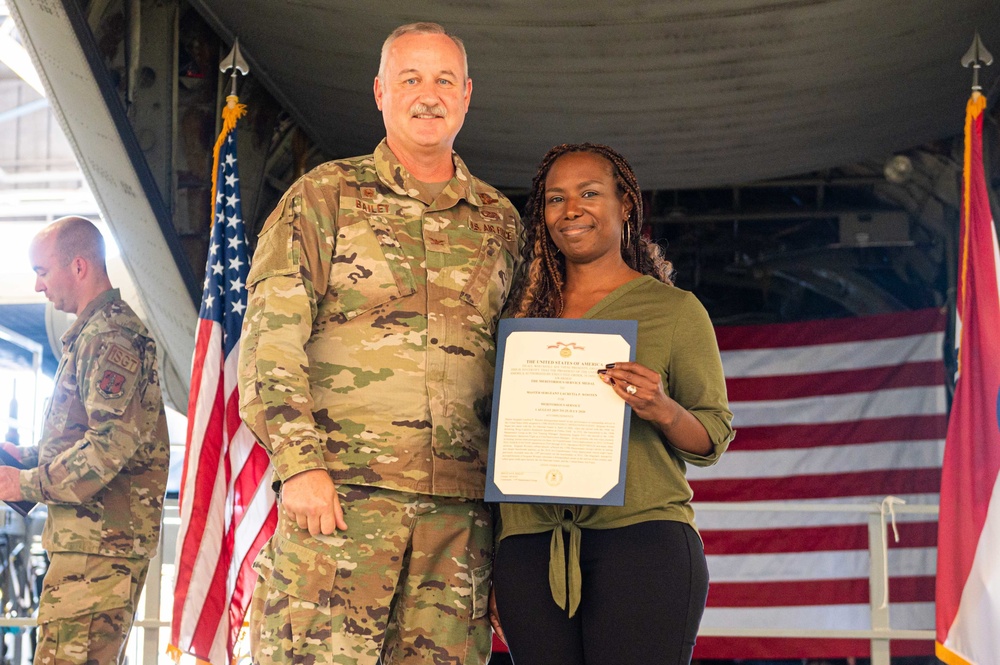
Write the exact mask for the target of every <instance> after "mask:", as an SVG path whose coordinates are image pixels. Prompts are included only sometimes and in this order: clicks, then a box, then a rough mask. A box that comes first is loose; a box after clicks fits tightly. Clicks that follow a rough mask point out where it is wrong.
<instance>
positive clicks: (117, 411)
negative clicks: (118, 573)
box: [20, 289, 170, 558]
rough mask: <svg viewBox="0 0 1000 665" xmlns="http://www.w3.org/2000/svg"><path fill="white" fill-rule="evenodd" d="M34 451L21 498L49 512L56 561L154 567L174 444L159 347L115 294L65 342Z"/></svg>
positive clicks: (102, 298)
mask: <svg viewBox="0 0 1000 665" xmlns="http://www.w3.org/2000/svg"><path fill="white" fill-rule="evenodd" d="M62 341H63V354H62V359H61V360H60V362H59V370H58V371H57V373H56V378H55V384H56V385H55V390H54V391H53V394H52V399H51V400H50V401H49V405H48V408H47V410H46V412H45V423H44V427H43V429H42V438H41V440H40V441H39V444H38V447H37V448H25V450H24V452H23V453H22V462H23V463H24V464H25V466H29V467H33V468H29V469H27V470H25V471H21V473H20V481H21V492H22V493H23V494H24V498H25V499H27V500H29V501H40V502H43V503H45V504H47V505H48V509H49V516H48V519H47V520H46V522H45V530H44V531H43V533H42V544H43V545H44V546H45V549H47V550H48V551H50V552H83V553H87V554H100V555H104V556H118V557H128V558H151V557H152V556H153V555H154V554H156V548H157V544H158V542H159V535H160V516H161V514H162V512H163V495H164V492H165V490H166V486H167V469H168V467H169V463H170V443H169V440H168V437H167V420H166V416H165V415H164V412H163V399H162V397H161V395H160V383H159V376H158V370H157V362H156V343H155V342H154V341H153V340H152V339H151V338H150V337H149V333H148V332H147V331H146V327H145V326H144V325H143V324H142V322H140V321H139V317H137V316H136V315H135V312H133V311H132V308H131V307H129V306H128V304H127V303H126V302H125V301H123V300H122V299H121V298H120V296H119V293H118V290H117V289H111V290H109V291H105V292H104V293H102V294H101V295H99V296H98V297H97V298H95V299H94V300H93V301H92V302H91V303H90V304H89V305H87V307H86V309H85V310H84V311H83V313H82V314H81V315H80V317H79V318H77V320H76V322H75V323H74V324H73V325H72V327H70V329H69V330H68V331H66V334H65V335H63V338H62Z"/></svg>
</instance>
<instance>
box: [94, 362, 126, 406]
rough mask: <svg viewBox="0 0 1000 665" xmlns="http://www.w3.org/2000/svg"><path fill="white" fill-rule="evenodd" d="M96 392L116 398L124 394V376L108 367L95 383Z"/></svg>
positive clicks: (108, 397) (106, 396)
mask: <svg viewBox="0 0 1000 665" xmlns="http://www.w3.org/2000/svg"><path fill="white" fill-rule="evenodd" d="M97 392H99V393H101V395H103V396H104V397H105V398H107V399H118V398H119V397H121V396H122V395H124V394H125V377H124V376H123V375H121V374H119V373H118V372H113V371H111V370H110V369H109V370H105V372H104V376H102V377H101V380H100V381H99V382H98V383H97Z"/></svg>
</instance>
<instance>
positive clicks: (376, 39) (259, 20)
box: [0, 0, 1000, 403]
mask: <svg viewBox="0 0 1000 665" xmlns="http://www.w3.org/2000/svg"><path fill="white" fill-rule="evenodd" d="M7 2H8V5H10V7H11V10H12V15H13V17H14V19H15V20H16V22H17V25H18V28H19V30H20V33H21V39H22V41H23V42H24V44H25V47H26V48H27V49H28V51H29V52H30V53H31V54H32V58H33V60H34V62H35V64H36V67H37V68H38V69H39V70H40V73H41V77H42V79H43V81H44V83H45V85H46V90H47V91H48V93H49V97H50V101H51V103H52V104H53V107H54V108H55V109H56V110H57V112H58V115H59V118H60V123H61V124H62V125H63V128H64V130H66V133H67V136H68V137H69V138H70V142H71V144H72V145H73V146H74V150H75V152H76V154H77V158H78V159H79V161H80V163H81V169H82V171H83V172H84V173H85V174H86V175H87V180H88V182H89V184H90V186H91V189H93V190H94V193H95V198H96V199H97V200H98V202H99V204H100V206H101V210H102V211H103V214H104V216H105V217H106V218H107V220H108V223H109V225H110V226H111V227H112V229H113V231H114V232H115V234H116V237H117V238H118V241H119V244H120V245H121V247H122V252H123V255H124V257H125V259H126V264H127V265H128V267H129V269H130V272H131V273H132V274H133V278H134V279H135V280H136V282H137V288H138V291H139V292H140V295H141V296H142V298H143V300H144V301H145V304H146V310H147V312H148V316H149V318H150V320H151V327H152V328H153V329H154V332H156V333H158V334H159V335H160V336H161V337H162V338H166V339H167V340H168V341H167V342H166V346H167V347H168V348H167V354H168V357H169V358H170V359H171V360H172V366H173V369H172V377H173V378H172V379H170V378H168V382H167V383H168V393H171V394H172V395H173V400H174V401H175V403H176V402H180V403H185V402H186V398H185V396H186V380H187V379H186V371H185V368H186V363H187V362H188V361H189V358H190V351H191V349H192V347H193V341H192V339H193V330H194V317H195V315H196V311H195V307H196V303H197V300H198V298H199V295H200V286H199V285H200V283H201V279H202V276H203V266H204V262H205V255H206V248H207V244H208V223H209V220H210V216H211V211H210V189H211V183H210V163H211V147H212V144H213V143H214V140H215V137H216V135H217V132H218V128H219V112H220V109H221V107H222V104H223V103H224V96H225V95H226V94H227V93H228V92H229V90H230V86H231V82H230V78H229V76H228V74H227V75H223V74H220V72H219V63H220V62H221V61H223V60H224V59H225V58H226V56H227V54H228V53H229V52H230V49H231V46H232V43H233V40H234V38H236V37H238V38H239V43H240V48H241V51H242V55H243V57H244V58H245V59H246V60H247V62H248V63H249V66H250V73H249V75H248V76H246V77H241V78H240V80H239V81H238V92H239V96H240V101H241V102H242V103H245V104H247V106H248V111H249V113H248V115H247V117H246V118H245V119H244V120H242V121H241V124H240V134H239V150H240V174H241V185H242V197H243V212H244V216H245V218H246V220H247V224H248V228H249V229H257V228H259V226H260V224H261V223H262V221H263V219H264V218H265V217H266V215H267V214H268V212H270V209H271V208H272V207H273V205H274V203H275V202H276V201H277V199H278V197H279V196H280V195H281V193H282V192H283V191H284V189H285V188H286V187H287V186H288V185H289V184H290V183H291V182H292V181H293V180H294V179H295V178H296V177H297V176H298V175H300V174H301V173H302V172H304V171H305V170H306V169H308V168H310V167H312V166H314V165H316V164H318V163H320V162H322V161H325V160H327V159H331V158H337V157H347V156H352V155H356V154H362V153H366V152H369V151H370V150H371V149H372V148H373V147H374V146H375V144H376V143H377V142H378V141H379V140H380V138H381V137H382V135H383V133H382V121H381V117H380V115H379V113H378V111H377V109H376V107H375V103H374V100H373V98H372V79H373V77H374V75H375V73H376V71H377V66H378V53H379V49H380V46H381V43H382V41H383V39H384V38H385V36H386V35H387V34H388V33H389V32H390V31H391V30H392V28H394V27H395V26H397V25H400V24H402V23H407V22H411V21H416V20H431V21H438V22H440V23H442V24H444V25H445V26H446V27H447V28H449V29H450V30H452V31H453V32H454V33H456V34H457V35H459V36H460V37H462V38H463V39H464V41H465V44H466V47H467V49H468V54H469V62H470V74H471V76H472V78H473V82H474V91H473V96H472V105H471V108H470V111H469V115H468V117H467V119H466V123H465V126H464V128H463V130H462V132H461V134H460V135H459V138H458V141H457V143H456V149H457V151H458V152H459V153H460V154H461V155H462V157H463V158H464V159H465V161H466V162H467V163H468V164H469V165H470V167H471V169H472V170H473V172H474V173H476V174H477V175H479V176H481V177H483V178H484V179H486V180H487V181H489V182H491V184H494V185H497V186H499V187H500V188H501V189H503V190H504V191H505V192H506V193H508V195H509V196H510V197H511V198H512V199H513V200H514V201H515V203H517V204H519V205H520V204H523V202H524V197H525V194H526V191H527V188H528V186H529V184H530V180H531V176H532V174H533V173H534V170H535V167H536V165H537V163H538V160H539V159H540V158H541V156H542V154H544V152H545V151H546V150H547V149H548V148H549V147H551V146H552V145H554V144H557V143H562V142H580V141H592V142H600V143H607V144H609V145H612V146H613V147H615V148H616V149H618V150H619V151H620V152H622V153H623V154H624V155H625V156H626V157H627V158H629V159H630V161H631V162H632V163H633V165H634V166H635V169H636V172H637V175H638V178H639V183H640V185H641V186H642V187H643V189H644V192H645V196H646V208H647V210H648V221H649V233H650V234H651V236H652V237H653V238H655V239H657V240H660V241H662V242H663V243H664V244H665V245H666V247H667V254H668V257H669V258H670V259H671V260H673V261H674V263H675V267H676V268H677V270H678V276H677V282H678V285H679V286H681V287H682V288H686V289H689V290H693V291H695V292H696V293H697V294H698V296H699V297H700V298H701V299H702V301H703V302H705V304H706V306H707V308H708V310H709V312H710V314H711V315H712V317H713V319H714V320H715V321H716V322H717V323H721V324H724V323H754V322H773V321H790V320H802V319H809V318H828V317H835V316H848V315H864V314H872V313H879V312H887V311H898V310H905V309H916V308H920V307H932V306H946V305H947V304H948V302H949V297H950V293H951V289H952V288H953V285H954V271H955V268H954V266H955V263H956V259H955V244H956V241H957V229H958V214H959V213H958V208H959V195H958V186H959V178H960V175H961V162H962V140H961V134H962V124H963V119H964V107H965V102H966V100H967V99H968V96H969V89H970V85H971V83H972V70H971V69H963V67H962V65H961V64H960V60H961V59H962V57H963V54H965V53H966V51H967V50H968V49H969V46H970V43H972V41H973V35H974V34H975V33H976V31H978V33H979V35H980V36H981V38H982V44H983V45H985V47H986V48H987V49H991V50H993V51H994V52H996V53H998V54H1000V2H997V1H996V0H949V1H947V2H945V1H943V0H884V1H880V2H871V1H870V0H784V1H782V0H778V1H775V2H767V3H765V2H759V1H752V0H736V1H733V0H698V1H695V0H689V1H682V2H663V1H657V0H623V1H622V2H617V3H604V2H600V3H598V2H591V1H584V2H580V1H579V0H574V1H571V0H556V1H554V2H546V3H537V2H523V1H506V2H497V1H495V0H486V1H484V2H477V3H454V2H449V1H447V0H426V1H424V2H419V3H414V2H412V1H407V2H403V1H401V0H385V1H384V2H380V3H377V4H376V5H372V4H371V3H356V2H322V1H319V0H292V1H287V2H272V1H270V0H240V1H238V2H237V1H236V0H64V2H62V3H53V2H51V1H49V0H7ZM981 59H983V60H985V59H986V58H985V56H983V57H982V58H981ZM998 74H1000V66H996V65H994V66H993V67H984V68H983V69H982V70H981V71H979V80H980V83H981V84H982V86H983V91H984V94H986V95H987V97H988V100H989V102H990V105H989V107H988V108H989V111H988V114H989V116H988V118H989V122H988V123H987V130H986V132H987V144H988V145H987V147H986V150H987V153H989V152H990V151H991V150H992V151H993V153H994V154H1000V131H998V124H997V118H998V115H997V113H996V110H995V104H994V102H995V101H996V99H997V97H998V96H1000V76H998ZM0 110H2V109H0ZM990 164H991V166H990V167H989V171H988V173H989V178H990V180H991V182H990V184H991V186H992V188H993V189H995V187H996V186H997V185H998V184H1000V166H998V165H1000V159H997V160H993V161H992V162H990ZM171 382H172V383H173V388H172V389H171V386H170V383H171Z"/></svg>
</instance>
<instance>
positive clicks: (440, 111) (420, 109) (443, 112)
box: [410, 102, 448, 118]
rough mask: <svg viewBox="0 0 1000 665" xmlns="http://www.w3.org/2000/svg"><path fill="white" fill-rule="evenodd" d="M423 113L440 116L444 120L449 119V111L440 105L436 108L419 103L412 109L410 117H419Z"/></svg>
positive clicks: (435, 106)
mask: <svg viewBox="0 0 1000 665" xmlns="http://www.w3.org/2000/svg"><path fill="white" fill-rule="evenodd" d="M421 113H430V114H432V115H439V116H441V117H442V118H446V117H448V110H447V109H446V108H445V107H443V106H441V105H439V104H435V105H434V106H427V104H423V103H421V102H417V103H416V104H414V105H413V106H411V107H410V115H419V114H421Z"/></svg>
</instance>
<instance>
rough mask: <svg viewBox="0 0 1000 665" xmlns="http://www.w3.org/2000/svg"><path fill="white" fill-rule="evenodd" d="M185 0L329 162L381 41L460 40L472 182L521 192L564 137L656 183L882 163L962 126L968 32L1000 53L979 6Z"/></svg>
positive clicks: (363, 100)
mask: <svg viewBox="0 0 1000 665" xmlns="http://www.w3.org/2000/svg"><path fill="white" fill-rule="evenodd" d="M194 4H195V6H196V7H198V8H199V9H200V10H201V12H202V14H203V15H205V16H206V17H207V18H208V20H209V22H210V23H213V24H214V27H215V28H216V30H217V31H218V32H219V33H220V34H222V35H223V36H224V37H226V38H227V39H228V40H230V41H231V39H232V37H235V36H238V37H239V39H240V46H241V48H242V49H243V52H244V54H245V55H246V56H247V59H248V60H250V61H251V65H253V66H254V68H253V73H252V74H251V76H257V77H264V78H265V82H266V85H268V86H269V88H270V89H271V91H272V93H273V94H275V95H276V96H278V97H279V99H281V100H282V103H283V105H284V106H285V107H286V108H287V109H289V110H291V111H292V112H293V113H294V114H295V116H296V119H297V120H298V121H299V122H300V124H301V125H303V126H304V127H305V128H306V129H307V131H308V132H309V133H310V135H311V136H313V137H314V138H315V139H316V140H317V141H318V142H319V143H320V144H321V145H322V146H323V147H324V148H325V150H326V151H327V152H328V153H330V154H333V155H337V156H348V155H355V154H363V153H366V152H368V151H370V150H371V148H372V147H373V146H374V145H375V144H376V143H377V142H378V141H379V140H380V138H381V137H382V124H381V118H380V117H379V114H378V111H377V109H376V108H375V103H374V101H373V99H372V79H373V77H374V75H375V73H376V70H377V67H378V53H379V49H380V47H381V44H382V40H383V39H385V37H386V35H387V34H388V33H389V32H390V31H391V30H392V29H393V28H394V27H396V26H398V25H400V24H403V23H407V22H410V21H414V20H429V21H437V22H440V23H442V24H443V25H444V26H445V27H446V28H448V29H450V30H451V31H453V32H454V33H455V34H457V35H458V36H460V37H461V38H462V39H463V40H464V41H465V44H466V47H467V50H468V54H469V63H470V74H471V76H472V78H473V82H474V90H473V95H472V106H471V109H470V112H469V116H468V118H467V119H466V123H465V127H464V129H463V130H462V133H461V134H460V135H459V138H458V141H457V144H456V148H457V149H458V151H459V153H460V154H461V155H462V156H463V158H464V159H465V160H466V161H467V162H468V163H469V165H470V168H472V169H473V171H474V172H475V173H476V174H477V175H480V176H481V177H483V178H485V179H486V180H487V181H489V182H491V183H493V184H497V185H501V186H516V187H525V186H527V185H528V184H529V183H530V179H531V175H532V174H533V173H534V170H535V166H536V165H537V162H538V160H539V159H540V158H541V156H542V154H544V152H545V150H547V149H548V148H549V147H551V146H552V145H554V144H557V143H562V142H578V141H593V142H602V143H607V144H609V145H612V146H614V147H616V148H617V149H619V150H620V151H621V152H622V153H623V154H624V155H625V156H626V157H628V158H629V159H630V160H631V161H632V163H633V164H634V165H635V167H636V171H637V175H638V177H639V181H640V182H642V183H643V187H645V188H652V189H671V188H693V187H704V186H712V185H719V184H733V183H741V182H750V181H757V180H763V179H769V178H775V177H780V176H786V175H790V174H798V173H804V172H807V171H813V170H818V169H821V168H827V167H832V166H838V165H841V164H845V163H849V162H852V161H856V160H858V159H861V158H866V157H871V156H879V157H881V158H884V157H885V156H888V155H890V154H892V153H893V152H894V151H896V150H901V149H906V148H910V147H912V146H915V145H918V144H922V143H926V142H929V141H932V140H936V139H939V138H942V137H946V136H953V135H954V134H956V133H958V132H959V131H961V122H962V120H961V119H962V117H963V109H964V104H965V100H966V98H967V97H968V91H969V84H970V81H971V75H970V73H969V72H968V70H963V69H962V67H961V65H960V62H959V61H960V59H961V57H962V54H963V53H965V51H966V49H967V48H968V46H969V44H970V42H971V41H972V38H973V34H974V32H975V31H976V30H979V32H980V34H981V35H982V38H983V42H984V43H985V44H986V45H987V46H990V45H995V46H993V49H994V50H996V49H1000V3H998V2H995V1H989V0H952V1H950V2H940V0H906V1H899V2H871V0H838V1H836V2H831V1H816V0H786V1H783V2H769V3H761V2H753V1H749V0H747V1H741V2H733V1H732V0H702V1H698V2H662V1H655V0H623V1H622V2H614V3H608V2H594V1H592V0H591V1H585V2H580V1H579V0H563V1H559V2H481V3H454V2H450V1H447V0H428V1H426V2H421V3H420V5H419V6H420V11H419V12H416V11H415V10H414V5H413V3H412V2H409V1H407V0H385V1H383V2H379V3H377V5H372V4H370V3H363V2H340V3H324V2H308V1H297V2H272V1H271V0H194ZM992 80H995V77H993V78H991V81H992ZM987 92H989V90H987Z"/></svg>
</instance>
